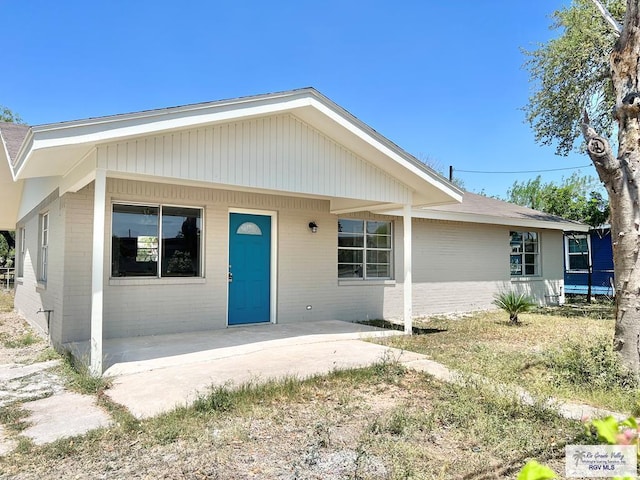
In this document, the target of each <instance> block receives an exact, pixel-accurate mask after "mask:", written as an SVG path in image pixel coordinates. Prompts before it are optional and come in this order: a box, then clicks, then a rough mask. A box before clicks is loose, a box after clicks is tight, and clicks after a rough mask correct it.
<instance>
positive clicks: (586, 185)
mask: <svg viewBox="0 0 640 480" xmlns="http://www.w3.org/2000/svg"><path fill="white" fill-rule="evenodd" d="M599 190H600V185H599V184H598V182H597V181H596V179H595V178H593V177H590V176H581V175H579V174H578V173H574V174H573V175H571V176H570V177H568V178H563V179H562V182H561V183H560V184H556V183H554V182H547V183H543V181H542V177H541V176H540V175H538V176H537V177H536V178H534V179H533V180H527V181H526V182H524V181H523V182H518V181H516V182H514V183H513V185H512V186H511V188H510V189H509V190H508V191H507V201H509V202H511V203H515V204H517V205H522V206H524V207H529V208H533V209H535V210H540V211H542V212H547V213H550V214H552V215H557V216H559V217H563V218H567V219H569V220H577V221H579V222H583V223H586V224H588V225H591V226H592V227H596V226H598V225H602V224H603V223H605V222H607V220H608V218H609V203H608V202H607V201H606V199H605V198H604V196H603V195H602V193H601V192H600V191H599Z"/></svg>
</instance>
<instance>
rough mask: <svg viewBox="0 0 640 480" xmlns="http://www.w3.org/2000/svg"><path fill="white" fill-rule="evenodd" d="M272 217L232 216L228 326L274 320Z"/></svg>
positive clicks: (241, 214)
mask: <svg viewBox="0 0 640 480" xmlns="http://www.w3.org/2000/svg"><path fill="white" fill-rule="evenodd" d="M270 307H271V217H270V216H267V215H249V214H245V213H231V214H229V307H228V308H229V314H228V315H229V325H244V324H247V323H265V322H269V321H270V320H271V315H270V312H271V308H270Z"/></svg>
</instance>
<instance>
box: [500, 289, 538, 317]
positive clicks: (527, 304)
mask: <svg viewBox="0 0 640 480" xmlns="http://www.w3.org/2000/svg"><path fill="white" fill-rule="evenodd" d="M493 304H494V305H496V306H498V307H500V308H501V309H502V310H504V311H505V312H507V313H508V314H509V321H510V322H511V323H513V324H517V323H520V321H519V320H518V314H519V313H523V312H527V311H529V310H530V309H531V307H533V306H535V303H534V302H533V300H532V299H531V297H529V296H528V295H526V294H524V293H515V292H501V293H498V294H497V295H496V296H495V300H494V301H493Z"/></svg>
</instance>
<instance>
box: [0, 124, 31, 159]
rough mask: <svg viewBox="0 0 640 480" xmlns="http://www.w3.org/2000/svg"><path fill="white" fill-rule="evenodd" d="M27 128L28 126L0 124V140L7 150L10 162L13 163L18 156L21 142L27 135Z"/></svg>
mask: <svg viewBox="0 0 640 480" xmlns="http://www.w3.org/2000/svg"><path fill="white" fill-rule="evenodd" d="M29 128H30V127H29V125H23V124H19V123H7V122H0V140H2V141H3V142H4V144H5V146H6V148H7V153H8V154H9V160H10V161H12V162H13V161H14V160H15V158H16V156H17V155H18V151H19V150H20V147H21V146H22V142H23V141H24V139H25V137H26V136H27V133H29Z"/></svg>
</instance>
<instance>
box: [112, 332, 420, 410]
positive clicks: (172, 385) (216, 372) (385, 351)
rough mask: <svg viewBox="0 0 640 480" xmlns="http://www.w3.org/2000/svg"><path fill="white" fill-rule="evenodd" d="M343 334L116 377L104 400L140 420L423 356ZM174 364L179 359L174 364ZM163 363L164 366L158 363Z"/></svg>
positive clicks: (257, 345) (243, 348)
mask: <svg viewBox="0 0 640 480" xmlns="http://www.w3.org/2000/svg"><path fill="white" fill-rule="evenodd" d="M335 335H340V334H331V335H318V336H317V337H315V338H309V336H300V337H290V338H281V339H278V340H271V341H266V342H254V343H251V344H245V345H240V346H237V347H226V348H224V349H223V350H224V352H222V353H221V352H217V353H215V352H212V353H211V355H212V358H209V359H207V360H198V361H193V358H191V359H188V358H183V359H182V360H184V363H182V364H179V365H172V366H165V367H163V368H157V369H154V370H151V371H146V372H137V373H130V374H127V375H123V374H121V375H118V376H116V377H115V379H114V382H113V386H112V387H111V388H110V389H109V390H107V392H106V394H107V395H108V396H109V397H110V398H111V399H112V400H113V401H115V402H117V403H119V404H121V405H124V406H125V407H126V408H127V409H129V411H130V412H131V413H132V414H133V415H134V416H136V417H137V418H148V417H152V416H155V415H158V414H160V413H165V412H168V411H170V410H172V409H174V408H175V407H177V406H185V405H189V404H191V403H192V402H193V401H194V400H195V399H196V398H197V397H198V395H200V394H204V393H207V392H208V391H209V390H210V388H211V387H212V386H225V385H230V386H231V385H241V384H244V383H248V382H264V381H267V380H271V379H281V378H284V377H296V378H300V379H302V378H307V377H310V376H313V375H317V374H325V373H329V372H331V371H333V370H337V369H347V368H355V367H364V366H367V365H371V364H373V363H376V362H379V361H381V360H383V359H397V360H399V361H401V362H405V361H406V362H411V361H415V360H419V359H423V358H425V357H424V356H423V355H420V354H416V353H411V352H403V351H401V350H397V349H393V348H388V347H385V346H382V345H377V344H373V343H368V342H363V341H360V340H355V339H350V338H345V337H347V335H343V337H342V338H340V337H339V336H337V337H336V336H335ZM174 360H175V359H174ZM159 363H162V361H160V362H159Z"/></svg>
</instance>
